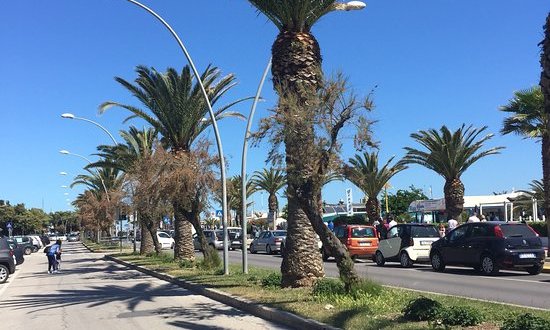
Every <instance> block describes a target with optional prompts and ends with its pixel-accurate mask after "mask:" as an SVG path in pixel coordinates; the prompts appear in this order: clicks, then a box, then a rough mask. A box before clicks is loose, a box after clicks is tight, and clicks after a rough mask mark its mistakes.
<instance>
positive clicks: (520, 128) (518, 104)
mask: <svg viewBox="0 0 550 330" xmlns="http://www.w3.org/2000/svg"><path fill="white" fill-rule="evenodd" d="M500 110H501V111H504V112H507V113H509V114H510V116H509V117H506V118H505V119H504V121H503V123H502V129H501V130H500V132H501V133H502V134H510V133H514V134H517V135H520V136H523V137H524V138H532V139H536V140H537V141H538V140H540V141H541V145H542V146H541V147H542V149H541V154H542V171H543V177H544V169H545V166H548V165H547V164H549V163H550V159H548V158H547V157H548V156H549V155H547V154H548V153H549V150H550V126H549V125H550V122H549V118H550V115H549V113H547V112H546V111H545V109H544V94H543V93H542V90H541V88H540V86H534V87H531V88H529V89H526V90H522V91H518V92H515V93H514V97H513V98H512V99H511V100H510V101H509V102H508V104H506V105H504V106H502V107H500ZM544 182H545V181H544V180H543V183H544ZM548 189H550V186H546V188H545V190H548ZM541 200H542V201H544V200H545V199H544V198H542V199H541ZM545 205H546V204H545ZM545 213H546V212H545ZM548 216H549V214H548V213H546V217H547V218H548Z"/></svg>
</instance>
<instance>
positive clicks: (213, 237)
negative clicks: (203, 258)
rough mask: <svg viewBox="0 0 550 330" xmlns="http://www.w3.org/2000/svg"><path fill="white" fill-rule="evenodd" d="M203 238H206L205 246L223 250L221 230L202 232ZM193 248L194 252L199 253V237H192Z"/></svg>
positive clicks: (195, 235)
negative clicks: (197, 251)
mask: <svg viewBox="0 0 550 330" xmlns="http://www.w3.org/2000/svg"><path fill="white" fill-rule="evenodd" d="M203 233H204V237H205V238H206V241H207V242H208V243H207V244H208V245H210V246H211V247H213V248H214V249H217V250H222V249H223V231H221V230H203ZM193 246H194V247H195V250H199V251H201V250H202V248H201V244H200V242H199V237H198V235H197V234H194V235H193Z"/></svg>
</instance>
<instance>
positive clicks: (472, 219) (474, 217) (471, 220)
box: [468, 212, 480, 223]
mask: <svg viewBox="0 0 550 330" xmlns="http://www.w3.org/2000/svg"><path fill="white" fill-rule="evenodd" d="M479 221H480V220H479V218H478V217H477V212H474V214H472V216H471V217H469V218H468V223H470V222H479Z"/></svg>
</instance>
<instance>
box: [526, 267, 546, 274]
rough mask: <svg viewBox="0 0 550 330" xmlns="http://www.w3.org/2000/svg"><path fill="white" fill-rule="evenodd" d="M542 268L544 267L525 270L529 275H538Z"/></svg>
mask: <svg viewBox="0 0 550 330" xmlns="http://www.w3.org/2000/svg"><path fill="white" fill-rule="evenodd" d="M543 267H544V265H535V266H533V267H529V268H527V269H526V270H527V272H528V273H529V274H531V275H538V274H540V273H541V272H542V268H543Z"/></svg>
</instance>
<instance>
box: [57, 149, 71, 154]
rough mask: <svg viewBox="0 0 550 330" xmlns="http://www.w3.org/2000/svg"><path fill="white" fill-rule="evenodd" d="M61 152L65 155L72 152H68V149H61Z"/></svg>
mask: <svg viewBox="0 0 550 330" xmlns="http://www.w3.org/2000/svg"><path fill="white" fill-rule="evenodd" d="M59 153H60V154H63V155H68V154H70V152H68V151H67V150H59Z"/></svg>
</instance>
